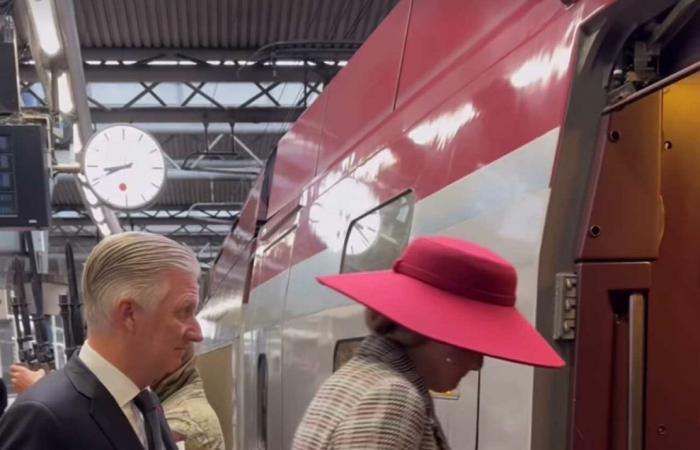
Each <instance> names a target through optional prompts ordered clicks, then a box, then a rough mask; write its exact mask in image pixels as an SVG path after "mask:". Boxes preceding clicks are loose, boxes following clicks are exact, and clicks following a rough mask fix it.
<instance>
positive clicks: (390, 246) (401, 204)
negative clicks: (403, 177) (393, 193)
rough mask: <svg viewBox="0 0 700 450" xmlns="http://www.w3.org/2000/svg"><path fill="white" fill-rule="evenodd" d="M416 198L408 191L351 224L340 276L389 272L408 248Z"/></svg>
mask: <svg viewBox="0 0 700 450" xmlns="http://www.w3.org/2000/svg"><path fill="white" fill-rule="evenodd" d="M414 204H415V195H414V194H413V192H408V193H406V194H404V195H402V196H400V197H398V198H396V199H394V200H391V201H390V202H388V203H386V204H384V205H383V206H380V207H379V208H377V209H375V210H372V211H370V212H369V213H367V214H365V215H364V216H362V217H360V218H358V219H356V220H355V221H354V222H353V223H352V224H351V225H350V231H349V232H348V235H347V239H346V241H345V248H344V250H343V261H342V263H341V266H340V272H341V273H347V272H361V271H371V270H383V269H388V268H390V267H391V265H392V264H393V262H394V260H396V258H398V257H399V256H400V255H401V252H403V250H404V249H405V248H406V245H408V239H409V236H410V234H411V223H412V221H413V208H414Z"/></svg>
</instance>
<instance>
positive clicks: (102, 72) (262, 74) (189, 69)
mask: <svg viewBox="0 0 700 450" xmlns="http://www.w3.org/2000/svg"><path fill="white" fill-rule="evenodd" d="M83 70H84V72H85V79H86V80H87V81H88V82H100V83H111V82H119V83H128V82H132V83H138V82H141V81H149V82H160V83H162V82H165V83H168V82H169V83H178V82H192V81H203V82H258V83H262V82H273V81H282V82H285V81H286V82H298V83H304V82H309V83H315V82H324V83H325V82H328V81H329V80H331V79H332V78H333V77H334V76H335V75H336V74H337V73H338V70H339V68H331V69H327V68H324V69H320V68H309V67H306V68H304V67H270V66H263V67H253V66H249V67H241V68H238V67H235V66H213V65H212V66H209V65H205V66H156V65H141V64H139V65H128V66H96V65H90V64H85V65H84V66H83ZM19 72H20V79H21V80H22V81H24V82H27V83H35V82H37V81H38V77H37V73H36V70H35V68H34V66H32V65H26V64H24V65H21V66H20V70H19Z"/></svg>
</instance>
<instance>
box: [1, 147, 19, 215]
mask: <svg viewBox="0 0 700 450" xmlns="http://www.w3.org/2000/svg"><path fill="white" fill-rule="evenodd" d="M12 159H13V155H12V153H11V150H10V137H9V136H2V135H0V217H15V216H17V188H16V186H15V168H14V164H13V161H12Z"/></svg>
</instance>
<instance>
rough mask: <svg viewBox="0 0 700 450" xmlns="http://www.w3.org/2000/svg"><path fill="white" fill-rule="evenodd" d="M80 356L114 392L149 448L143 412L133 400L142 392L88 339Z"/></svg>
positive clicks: (128, 418)
mask: <svg viewBox="0 0 700 450" xmlns="http://www.w3.org/2000/svg"><path fill="white" fill-rule="evenodd" d="M79 356H80V360H81V361H82V362H83V363H84V364H85V365H86V366H87V368H88V369H90V371H91V372H92V373H93V374H94V375H95V376H96V377H97V379H98V380H99V381H100V383H102V385H103V386H104V387H105V388H106V389H107V391H109V393H110V394H112V397H113V398H114V400H115V401H116V402H117V404H118V405H119V407H120V408H121V410H122V412H123V413H124V415H125V416H126V419H127V420H128V421H129V423H130V424H131V427H132V428H133V429H134V432H135V433H136V436H138V438H139V441H141V444H142V445H143V448H145V449H146V448H148V440H147V438H146V426H145V423H144V419H143V414H141V411H140V410H139V409H138V407H137V406H136V405H135V404H134V402H133V400H134V397H136V396H137V395H138V394H139V392H140V391H139V388H138V387H137V386H136V385H135V384H134V382H133V381H131V379H130V378H129V377H127V376H126V375H124V374H123V373H122V372H121V371H120V370H119V369H117V368H116V367H114V366H113V365H112V363H110V362H109V361H107V360H106V359H104V358H103V357H102V355H100V354H99V353H97V352H96V351H95V350H94V349H93V348H92V347H90V343H89V342H88V341H85V343H84V344H83V346H82V347H81V349H80V355H79Z"/></svg>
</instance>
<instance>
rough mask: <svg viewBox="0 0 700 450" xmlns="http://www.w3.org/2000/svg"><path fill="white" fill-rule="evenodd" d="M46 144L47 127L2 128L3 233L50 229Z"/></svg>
mask: <svg viewBox="0 0 700 450" xmlns="http://www.w3.org/2000/svg"><path fill="white" fill-rule="evenodd" d="M46 141H47V138H46V129H45V125H43V124H17V125H15V124H13V125H7V124H3V125H0V230H10V229H11V230H29V229H31V230H36V229H41V228H48V227H49V226H50V221H51V199H50V197H49V179H50V178H49V177H50V173H49V165H48V155H47V152H46Z"/></svg>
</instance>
